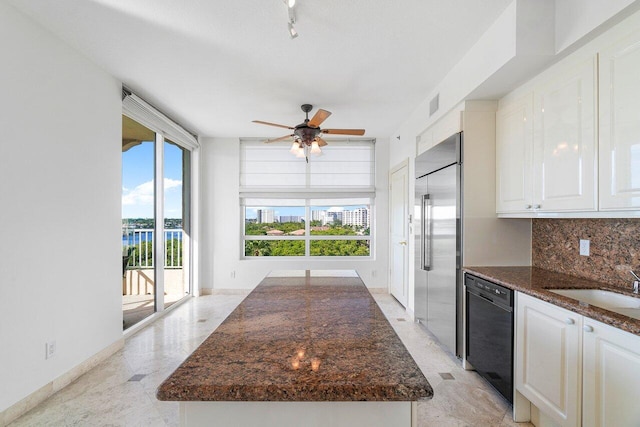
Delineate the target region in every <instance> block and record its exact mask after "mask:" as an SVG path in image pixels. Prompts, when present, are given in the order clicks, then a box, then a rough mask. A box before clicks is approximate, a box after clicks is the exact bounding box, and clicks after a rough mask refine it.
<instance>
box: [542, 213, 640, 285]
mask: <svg viewBox="0 0 640 427" xmlns="http://www.w3.org/2000/svg"><path fill="white" fill-rule="evenodd" d="M580 239H588V240H590V241H591V245H590V246H591V247H590V252H591V254H590V256H588V257H586V256H581V255H580V250H579V249H580ZM532 264H533V266H534V267H540V268H544V269H546V270H551V271H557V272H559V273H566V274H571V275H573V276H578V277H584V278H588V279H593V280H597V281H600V282H605V283H608V284H610V285H612V286H617V287H622V288H625V289H627V290H630V289H631V286H632V283H633V278H632V276H631V274H629V270H630V269H632V270H634V271H635V272H636V273H637V274H639V275H640V219H635V218H633V219H632V218H624V219H534V220H533V224H532Z"/></svg>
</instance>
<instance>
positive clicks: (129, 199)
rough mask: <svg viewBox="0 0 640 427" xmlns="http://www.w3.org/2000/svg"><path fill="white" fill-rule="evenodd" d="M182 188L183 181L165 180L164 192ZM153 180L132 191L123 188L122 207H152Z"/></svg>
mask: <svg viewBox="0 0 640 427" xmlns="http://www.w3.org/2000/svg"><path fill="white" fill-rule="evenodd" d="M180 187H182V181H180V180H176V179H171V178H165V179H164V190H165V191H167V190H171V189H174V188H180ZM153 191H154V185H153V180H151V181H147V182H143V183H142V184H140V185H138V186H136V187H135V188H133V189H132V190H129V189H127V188H125V187H122V205H123V206H150V205H153Z"/></svg>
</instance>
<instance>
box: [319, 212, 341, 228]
mask: <svg viewBox="0 0 640 427" xmlns="http://www.w3.org/2000/svg"><path fill="white" fill-rule="evenodd" d="M330 222H332V223H334V224H342V211H327V214H326V216H325V218H324V222H323V223H322V224H323V225H324V224H328V223H330Z"/></svg>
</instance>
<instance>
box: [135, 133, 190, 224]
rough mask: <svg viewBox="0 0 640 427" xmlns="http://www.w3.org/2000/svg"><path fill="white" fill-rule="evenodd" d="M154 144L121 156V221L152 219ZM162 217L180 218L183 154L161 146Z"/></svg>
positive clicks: (151, 143)
mask: <svg viewBox="0 0 640 427" xmlns="http://www.w3.org/2000/svg"><path fill="white" fill-rule="evenodd" d="M153 146H154V144H153V142H143V143H142V144H140V145H136V146H135V147H132V148H130V149H129V150H128V151H125V152H124V153H122V217H123V218H153V199H154V197H153V191H154V183H153V169H154V153H153ZM164 160H165V164H164V183H165V196H164V197H165V207H164V212H165V217H166V218H181V217H182V208H181V205H182V150H181V149H180V148H178V147H177V146H175V145H173V144H167V143H165V144H164Z"/></svg>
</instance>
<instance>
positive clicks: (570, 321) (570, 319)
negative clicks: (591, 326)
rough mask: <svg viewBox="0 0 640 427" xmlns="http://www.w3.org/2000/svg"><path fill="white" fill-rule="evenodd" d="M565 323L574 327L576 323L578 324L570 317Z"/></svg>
mask: <svg viewBox="0 0 640 427" xmlns="http://www.w3.org/2000/svg"><path fill="white" fill-rule="evenodd" d="M564 323H566V324H567V325H573V324H574V323H576V321H575V320H573V319H572V318H570V317H568V318H567V319H566V320H565V321H564Z"/></svg>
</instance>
